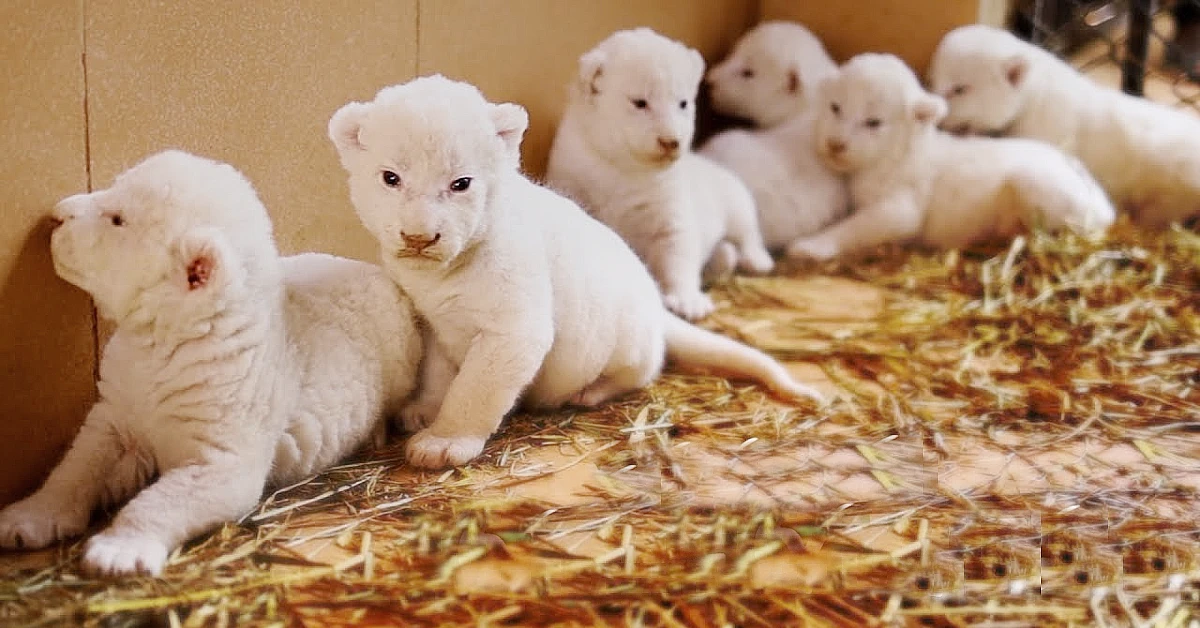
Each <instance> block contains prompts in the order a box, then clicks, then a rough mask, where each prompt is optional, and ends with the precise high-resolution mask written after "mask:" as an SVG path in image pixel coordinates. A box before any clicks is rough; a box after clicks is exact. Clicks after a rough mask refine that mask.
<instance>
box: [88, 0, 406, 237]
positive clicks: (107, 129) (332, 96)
mask: <svg viewBox="0 0 1200 628" xmlns="http://www.w3.org/2000/svg"><path fill="white" fill-rule="evenodd" d="M348 7H353V9H354V10H353V11H351V10H347V9H348ZM87 28H88V40H87V41H88V55H89V56H88V75H89V84H88V90H89V103H90V120H91V147H92V151H91V154H92V173H93V176H94V181H95V185H96V186H97V187H104V186H107V185H108V184H109V183H111V181H112V177H113V176H114V175H116V174H118V173H119V172H121V171H122V170H124V169H126V168H128V167H129V166H131V165H133V164H134V163H136V162H137V161H139V160H140V159H141V158H142V157H144V156H146V155H147V154H149V153H151V152H154V151H158V150H161V149H163V148H167V147H178V148H183V149H185V150H189V151H192V152H197V153H200V154H204V155H207V156H210V157H213V158H216V159H220V160H222V161H228V162H230V163H232V164H234V165H235V166H237V167H238V168H239V169H241V170H242V171H243V172H245V173H246V174H247V176H249V177H250V179H251V180H252V181H253V182H254V183H255V185H256V186H257V188H258V191H259V194H260V196H261V197H262V199H263V201H264V202H265V203H266V204H267V207H268V209H269V210H270V211H271V215H272V217H273V219H274V221H275V231H276V235H277V237H278V239H279V243H280V247H281V249H282V250H283V251H284V252H288V253H291V252H299V251H308V250H319V251H324V252H327V253H333V254H337V255H346V256H351V257H358V258H363V259H368V260H374V259H376V257H377V252H376V247H375V244H374V241H373V240H372V239H371V237H370V236H369V234H367V232H366V231H365V230H364V229H363V228H362V227H361V226H360V225H359V223H358V219H357V218H356V217H355V216H354V214H353V212H352V211H351V210H350V205H349V197H348V193H347V191H346V184H345V176H344V175H343V173H342V169H341V167H340V166H339V165H338V163H337V155H336V153H335V152H334V150H333V146H332V145H331V144H330V143H329V141H328V139H327V138H326V133H325V128H326V123H327V122H328V120H329V116H330V115H332V114H333V112H334V111H336V110H337V108H338V107H339V106H341V105H342V104H343V103H345V102H346V101H347V100H350V99H352V98H370V97H371V96H373V95H374V93H375V91H376V89H377V88H378V87H379V86H380V85H383V84H386V83H390V82H397V81H403V80H407V79H409V78H411V77H412V76H413V74H414V73H415V72H416V68H417V65H416V59H417V0H361V1H357V2H354V3H349V4H347V3H339V2H324V1H323V0H261V1H260V0H256V1H255V2H153V3H149V2H145V1H143V0H89V2H88V23H87Z"/></svg>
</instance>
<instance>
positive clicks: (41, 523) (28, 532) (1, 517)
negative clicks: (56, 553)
mask: <svg viewBox="0 0 1200 628" xmlns="http://www.w3.org/2000/svg"><path fill="white" fill-rule="evenodd" d="M49 501H50V500H46V499H38V498H37V496H36V495H35V496H34V497H31V498H29V499H26V500H23V501H20V502H17V503H15V504H13V505H12V506H10V507H8V508H7V509H5V510H4V511H3V512H0V547H7V548H18V549H19V548H24V549H40V548H43V547H46V546H47V545H50V544H51V543H53V542H55V541H58V540H60V539H65V538H68V537H72V536H76V535H78V534H80V533H82V532H83V531H84V530H85V529H86V528H87V524H88V519H89V517H90V515H91V513H89V512H87V511H86V510H82V509H79V508H74V507H72V506H66V505H56V504H51V503H49Z"/></svg>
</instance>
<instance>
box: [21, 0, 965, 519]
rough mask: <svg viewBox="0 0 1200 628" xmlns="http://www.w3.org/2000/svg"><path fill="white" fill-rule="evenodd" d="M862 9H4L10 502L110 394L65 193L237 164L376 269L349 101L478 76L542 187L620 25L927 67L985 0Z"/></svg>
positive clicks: (722, 47) (771, 3)
mask: <svg viewBox="0 0 1200 628" xmlns="http://www.w3.org/2000/svg"><path fill="white" fill-rule="evenodd" d="M863 4H864V3H850V2H843V3H837V2H826V3H809V2H798V1H794V0H793V1H787V0H703V1H700V0H642V1H641V2H636V3H631V2H625V1H623V0H597V1H594V2H593V1H589V2H584V1H582V0H579V1H575V0H571V1H566V2H564V1H562V0H358V1H356V2H354V3H330V2H324V1H321V0H261V1H255V2H240V3H235V2H217V1H214V0H201V1H199V2H191V3H187V2H155V3H148V2H144V1H141V0H7V1H6V2H3V3H0V149H2V150H0V175H2V176H3V179H2V180H3V181H4V183H5V185H4V186H3V189H2V190H0V207H2V208H3V211H4V217H5V218H6V220H5V221H4V223H3V224H2V226H0V286H2V288H0V372H2V373H3V375H4V377H3V380H2V381H0V413H2V416H3V417H4V419H3V421H0V448H3V451H4V452H5V455H4V456H0V504H3V503H7V502H9V501H11V500H13V499H15V498H17V497H19V496H21V495H23V494H25V493H27V492H28V491H29V490H31V489H33V488H34V487H35V486H36V485H37V483H38V482H40V480H41V479H42V477H44V475H45V473H46V472H48V470H49V469H50V467H51V466H52V465H53V464H54V462H55V461H56V460H57V458H58V457H59V456H60V455H61V453H62V451H63V449H64V447H65V446H66V444H67V443H68V442H69V440H70V438H71V436H72V435H73V434H74V431H75V429H76V428H77V426H78V424H79V422H80V421H81V420H82V419H83V417H84V416H85V414H86V411H87V408H88V405H89V404H90V403H91V401H92V399H93V395H94V385H93V383H92V382H93V377H94V372H95V364H96V345H97V343H102V342H103V340H104V339H105V337H106V333H105V327H104V325H101V326H100V329H99V330H97V329H96V324H95V322H94V320H93V313H92V310H91V308H90V305H89V303H88V300H87V299H86V297H85V296H84V295H83V294H82V293H81V292H79V291H78V290H76V289H74V288H73V287H71V286H69V285H67V284H66V283H64V282H62V281H61V280H59V279H58V278H57V277H56V276H55V275H54V273H53V269H52V266H51V263H50V259H49V251H48V230H47V228H46V225H45V223H44V222H42V220H41V219H42V217H43V216H44V215H45V214H46V213H47V212H48V211H49V210H50V208H51V207H52V206H53V204H54V203H55V202H56V201H57V200H58V199H60V198H62V197H64V196H67V195H69V194H72V193H75V192H83V191H87V190H89V189H92V188H102V187H106V186H108V185H109V184H110V183H111V181H112V178H113V177H114V176H115V175H116V174H118V173H119V172H121V171H122V170H124V169H126V168H128V167H129V166H131V165H133V164H134V163H136V162H137V161H139V160H140V159H142V158H143V157H145V156H146V155H147V154H149V153H151V152H154V151H157V150H161V149H164V148H168V147H176V148H182V149H185V150H189V151H193V152H197V153H200V154H203V155H207V156H210V157H213V158H217V159H221V160H224V161H228V162H230V163H232V164H233V165H235V166H236V167H238V168H240V169H242V170H243V171H244V172H245V173H246V174H247V175H248V176H249V177H250V179H251V180H253V181H254V182H255V184H256V186H257V187H258V190H259V193H260V195H261V196H262V198H263V200H264V202H265V203H266V205H267V207H268V209H269V210H270V212H271V214H272V217H273V219H274V221H275V227H276V234H277V238H278V240H279V244H280V248H281V250H283V251H284V252H285V253H294V252H299V251H307V250H316V251H324V252H329V253H334V254H338V255H345V256H349V257H356V258H360V259H366V260H373V259H375V257H376V251H375V247H374V243H373V241H372V240H371V238H370V236H369V235H368V234H367V233H366V232H365V230H363V229H362V227H361V226H360V225H359V224H358V221H357V220H356V218H355V217H354V214H353V212H352V211H351V209H350V207H349V204H348V199H347V192H346V185H345V179H344V175H343V174H342V171H341V168H340V167H339V166H338V163H337V159H336V155H335V153H334V150H333V148H332V146H331V145H330V144H329V142H328V140H327V139H326V135H325V128H326V123H327V121H328V119H329V116H330V115H331V114H332V113H333V112H334V111H335V110H336V109H337V108H338V107H339V106H341V105H342V104H343V103H345V102H347V101H349V100H363V99H370V98H371V97H373V95H374V94H375V92H376V91H377V90H378V89H379V88H380V87H383V86H385V85H389V84H393V83H397V82H402V81H404V80H407V79H409V78H411V77H413V76H415V75H417V74H418V73H420V74H428V73H434V72H440V73H444V74H446V75H448V76H451V77H453V78H458V79H463V80H468V81H471V82H473V83H475V84H477V85H479V87H480V88H481V89H482V90H483V91H484V93H485V94H486V95H487V96H488V97H489V98H490V99H492V100H495V101H515V102H519V103H521V104H523V105H525V106H526V107H527V108H528V109H529V111H530V115H531V128H530V131H529V133H528V134H527V136H526V141H525V146H524V154H525V165H526V169H527V170H528V171H529V172H530V173H532V174H534V175H535V176H536V175H540V174H541V173H542V171H543V169H544V167H545V162H546V155H547V152H548V150H549V145H550V141H551V138H552V135H553V129H554V127H555V125H556V124H557V120H558V116H559V112H560V111H561V108H562V105H563V101H564V97H565V89H566V85H567V83H568V81H569V80H570V79H571V77H572V75H573V73H574V68H575V62H576V59H577V58H578V56H579V55H580V54H581V53H583V52H584V51H586V50H587V49H589V48H591V47H592V46H593V45H595V44H596V43H597V42H599V41H600V40H601V39H603V38H604V37H605V36H607V35H608V34H609V33H611V32H612V31H614V30H616V29H620V28H628V27H634V26H650V27H652V28H655V29H657V30H659V31H660V32H662V33H664V34H666V35H668V36H671V37H675V38H678V39H680V40H683V41H685V42H687V43H688V44H689V45H691V46H694V47H696V48H698V49H699V50H700V51H701V52H702V53H703V54H704V56H705V57H706V58H707V59H709V60H710V61H714V60H717V59H719V58H720V57H721V56H722V55H724V54H725V53H726V52H727V51H728V50H729V48H730V46H731V45H732V44H733V42H734V41H735V40H736V39H737V37H738V36H739V35H740V34H741V33H742V32H744V31H745V30H746V29H747V28H748V27H749V26H750V25H752V24H753V23H754V22H756V21H757V20H758V18H759V15H760V11H761V13H762V15H765V16H767V17H772V18H782V17H788V18H793V19H795V18H799V19H802V20H803V21H806V22H809V23H810V24H811V25H812V26H813V27H814V29H815V30H816V31H817V32H818V34H819V35H821V36H822V37H824V38H826V39H827V40H828V41H829V42H830V47H831V49H833V51H834V53H835V54H839V55H844V54H846V53H847V52H848V51H850V50H853V49H854V47H855V46H857V45H859V43H857V42H860V41H865V40H871V41H876V42H879V44H880V45H884V46H893V45H894V46H898V47H900V48H902V49H903V50H905V51H906V54H907V55H912V56H913V57H912V58H916V57H919V56H920V55H921V54H924V52H927V51H925V48H927V47H930V46H929V44H928V42H929V41H930V40H931V38H933V40H934V41H936V36H940V30H944V29H943V26H945V25H946V24H948V23H951V22H959V23H961V22H962V21H964V20H969V19H971V18H972V13H971V11H964V10H949V9H947V8H946V7H947V6H949V5H955V6H957V5H959V4H962V5H963V6H967V5H973V3H971V2H964V1H963V0H955V1H953V2H951V1H947V2H935V1H934V0H921V1H918V0H875V1H874V2H871V3H869V4H870V5H871V6H872V12H871V13H869V14H868V13H865V12H863V13H856V12H855V11H854V10H852V9H851V8H850V7H853V6H861V5H863ZM922 7H923V8H922ZM856 15H857V16H859V17H857V18H856V17H855V16H856ZM872 15H873V16H874V17H869V16H872ZM930 16H933V17H930ZM925 18H929V19H925ZM904 20H907V21H904ZM897 24H900V26H899V27H897ZM858 30H863V31H864V32H863V33H861V37H860V36H859V35H852V33H854V32H857V31H858ZM868 31H869V32H868ZM934 31H938V32H936V33H935V32H934ZM923 33H924V34H926V35H928V36H927V37H924V38H922V34H923ZM922 42H923V43H922ZM923 51H924V52H923Z"/></svg>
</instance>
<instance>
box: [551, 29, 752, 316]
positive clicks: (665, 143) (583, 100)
mask: <svg viewBox="0 0 1200 628" xmlns="http://www.w3.org/2000/svg"><path fill="white" fill-rule="evenodd" d="M703 75H704V59H702V58H701V57H700V53H698V52H696V51H695V50H692V49H691V48H688V47H687V46H684V45H683V44H681V43H679V42H677V41H673V40H670V39H667V38H666V37H663V36H662V35H659V34H658V33H656V32H654V31H652V30H650V29H648V28H638V29H634V30H626V31H618V32H616V33H613V34H612V35H610V36H609V37H608V38H607V39H605V40H604V41H602V42H600V44H599V45H597V46H596V47H595V48H593V49H592V50H591V51H589V52H587V53H585V54H584V55H583V56H582V57H580V59H579V76H578V77H577V79H576V81H575V84H574V85H573V86H572V89H571V90H570V97H569V101H568V103H567V107H566V111H564V112H563V118H562V122H561V123H560V124H559V127H558V131H557V133H556V135H555V136H554V144H553V146H552V147H551V150H550V163H549V165H548V167H547V170H546V182H547V183H548V184H549V185H550V187H552V188H554V189H556V190H558V191H559V192H562V193H564V194H566V195H567V196H569V197H571V198H572V199H573V200H575V201H577V202H578V203H579V204H580V205H582V206H583V208H584V209H586V210H587V211H588V213H590V214H591V215H592V216H594V217H596V218H597V219H598V220H600V221H601V222H603V223H605V224H607V225H608V226H609V227H611V228H612V229H613V230H614V231H616V232H617V233H618V234H620V236H621V237H622V238H624V239H625V241H626V242H628V243H629V245H630V246H631V247H632V248H633V250H634V251H635V252H636V253H637V254H638V256H640V257H641V258H642V260H644V261H645V262H646V264H647V265H648V266H649V267H650V272H651V274H653V276H654V278H655V279H656V280H657V281H658V284H659V286H660V288H661V290H662V295H663V296H662V299H663V302H664V303H666V305H667V308H668V309H670V310H671V311H672V312H675V313H676V314H678V315H680V316H682V317H684V318H688V319H699V318H704V317H705V316H707V315H709V314H710V313H712V311H713V309H714V306H713V302H712V299H711V298H709V296H708V295H707V294H704V292H702V291H701V273H702V270H703V269H704V268H705V265H706V263H708V261H709V259H710V258H714V255H715V256H716V259H715V261H714V266H715V267H719V268H720V270H714V271H713V272H715V273H718V274H719V273H720V272H721V271H722V270H726V267H729V268H728V270H732V266H735V265H736V266H737V267H740V268H741V269H743V270H745V271H749V272H755V273H765V272H768V271H770V270H771V269H772V268H773V267H774V261H773V260H772V259H771V255H770V254H769V253H768V252H767V250H766V248H765V247H764V246H763V241H762V234H761V233H760V231H759V225H758V217H757V214H756V213H755V208H754V197H753V196H752V195H751V194H750V191H749V190H748V189H747V188H746V186H745V184H743V183H742V182H741V181H740V180H739V179H738V178H737V176H736V175H734V174H733V172H731V171H730V170H729V169H727V168H725V167H724V166H721V165H719V164H717V163H716V162H715V161H712V160H711V159H709V158H707V157H703V156H701V155H697V154H695V153H693V152H692V150H691V144H692V136H693V135H694V134H695V125H696V113H695V109H696V106H695V104H696V92H697V91H699V89H700V79H701V78H702V77H703Z"/></svg>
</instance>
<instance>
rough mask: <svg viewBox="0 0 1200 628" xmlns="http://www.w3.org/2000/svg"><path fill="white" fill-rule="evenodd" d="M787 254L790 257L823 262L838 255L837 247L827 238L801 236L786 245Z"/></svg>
mask: <svg viewBox="0 0 1200 628" xmlns="http://www.w3.org/2000/svg"><path fill="white" fill-rule="evenodd" d="M787 256H788V257H790V258H792V259H811V260H816V261H818V262H824V261H828V260H831V259H833V258H835V257H837V256H838V247H837V245H836V244H834V243H833V242H830V241H829V240H827V239H823V238H803V239H800V240H796V241H795V242H792V243H791V244H790V245H789V246H788V248H787Z"/></svg>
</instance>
